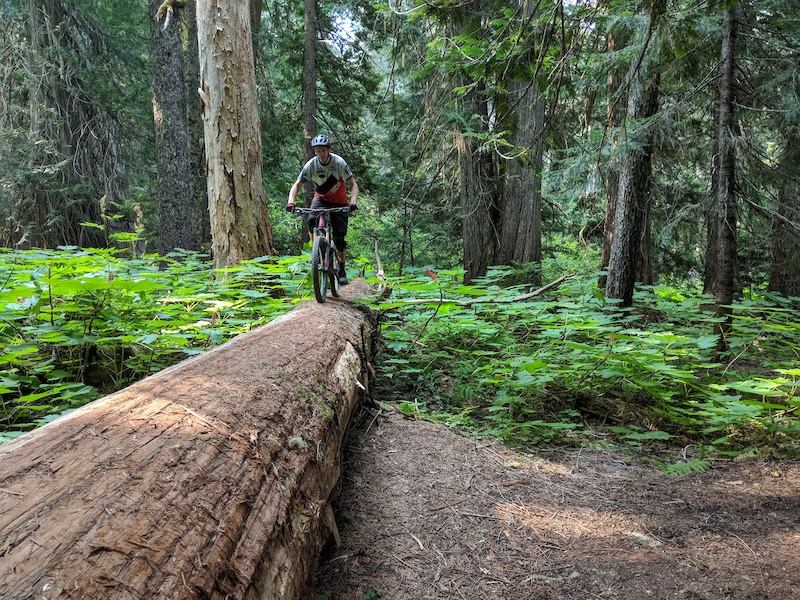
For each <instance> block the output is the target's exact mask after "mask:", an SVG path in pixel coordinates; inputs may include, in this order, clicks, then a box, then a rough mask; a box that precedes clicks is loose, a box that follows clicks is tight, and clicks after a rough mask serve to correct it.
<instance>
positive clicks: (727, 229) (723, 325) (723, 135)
mask: <svg viewBox="0 0 800 600" xmlns="http://www.w3.org/2000/svg"><path fill="white" fill-rule="evenodd" d="M724 27H725V37H724V38H723V40H722V65H721V73H720V96H719V135H718V138H719V158H720V162H719V179H718V184H717V186H718V187H717V252H716V256H717V284H716V289H715V292H714V297H715V304H716V310H715V314H716V316H717V317H719V318H720V319H721V320H720V321H718V322H717V323H716V324H715V326H714V328H715V332H716V333H718V334H720V339H719V345H718V350H719V351H720V352H723V351H725V350H726V348H727V344H726V342H725V334H726V333H727V332H728V331H729V330H730V327H731V324H732V322H733V308H732V306H731V305H732V304H733V296H734V279H735V275H736V179H735V176H736V170H735V167H736V143H735V131H736V115H735V112H734V101H735V83H736V82H735V69H736V5H735V4H734V5H731V7H730V8H729V9H728V12H727V14H726V15H725V25H724Z"/></svg>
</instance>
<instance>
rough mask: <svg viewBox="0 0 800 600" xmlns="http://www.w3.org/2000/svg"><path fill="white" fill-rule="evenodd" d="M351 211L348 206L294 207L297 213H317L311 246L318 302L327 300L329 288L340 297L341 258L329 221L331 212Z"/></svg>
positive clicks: (315, 294) (333, 294)
mask: <svg viewBox="0 0 800 600" xmlns="http://www.w3.org/2000/svg"><path fill="white" fill-rule="evenodd" d="M349 211H350V208H349V207H347V206H343V207H341V208H322V209H316V208H315V209H313V210H312V209H310V208H302V207H296V208H295V209H294V212H296V213H300V214H316V215H317V225H316V227H314V232H313V234H314V243H313V245H312V246H311V280H312V281H313V283H314V297H315V298H316V299H317V302H325V296H327V293H328V289H329V288H330V291H331V296H333V297H334V298H338V297H339V259H338V257H337V256H336V246H335V244H334V243H333V224H331V225H328V223H329V222H330V215H331V213H335V212H349Z"/></svg>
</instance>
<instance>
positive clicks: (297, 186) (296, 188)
mask: <svg viewBox="0 0 800 600" xmlns="http://www.w3.org/2000/svg"><path fill="white" fill-rule="evenodd" d="M301 189H303V182H302V181H300V180H299V179H298V180H297V181H295V182H294V185H293V186H292V189H290V190H289V202H287V203H286V206H294V201H295V200H297V194H299V193H300V190H301Z"/></svg>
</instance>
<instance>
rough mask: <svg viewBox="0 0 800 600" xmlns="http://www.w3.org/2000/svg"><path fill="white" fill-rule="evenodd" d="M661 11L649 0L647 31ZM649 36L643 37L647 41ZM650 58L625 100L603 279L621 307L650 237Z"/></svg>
mask: <svg viewBox="0 0 800 600" xmlns="http://www.w3.org/2000/svg"><path fill="white" fill-rule="evenodd" d="M664 9H665V3H664V0H654V1H653V4H652V8H651V14H650V31H651V32H652V31H653V29H654V27H655V23H656V22H657V20H658V19H659V18H660V17H661V15H663V13H664ZM649 39H650V38H649V36H648V41H649ZM646 47H647V42H646V43H645V48H646ZM643 52H646V49H645V50H643ZM649 62H650V61H649V60H648V59H647V57H646V56H643V60H642V61H641V63H640V65H639V71H638V73H634V74H633V81H632V83H631V90H630V97H629V100H628V119H629V120H630V126H629V131H628V136H629V140H630V142H631V147H630V148H629V149H628V150H626V152H625V156H624V159H623V164H622V171H621V173H620V189H619V198H618V200H617V210H616V215H615V224H614V234H613V238H612V241H611V256H610V258H609V263H608V277H607V280H606V291H605V294H606V297H607V298H617V299H620V300H622V306H631V305H632V304H633V290H634V284H635V281H636V275H637V266H638V265H639V261H640V257H641V256H642V254H643V253H642V245H643V244H649V239H644V238H643V233H645V232H649V227H647V226H645V223H644V220H645V219H646V218H647V217H648V215H649V212H648V204H649V202H650V193H651V189H652V181H651V176H652V173H651V153H652V140H653V133H652V123H650V122H649V121H650V120H651V118H652V117H653V116H654V115H655V114H656V112H657V110H658V91H659V90H658V86H659V79H660V78H659V75H658V72H657V71H656V69H651V68H650V66H649V64H648V63H649Z"/></svg>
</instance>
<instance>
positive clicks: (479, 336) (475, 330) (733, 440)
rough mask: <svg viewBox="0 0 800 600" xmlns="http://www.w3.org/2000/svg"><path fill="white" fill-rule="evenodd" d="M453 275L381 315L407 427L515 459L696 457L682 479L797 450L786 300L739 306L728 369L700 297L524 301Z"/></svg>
mask: <svg viewBox="0 0 800 600" xmlns="http://www.w3.org/2000/svg"><path fill="white" fill-rule="evenodd" d="M457 275H458V273H439V274H433V273H432V272H430V271H428V272H427V273H426V272H424V271H420V272H419V273H418V275H417V276H416V277H412V278H410V279H406V280H404V281H400V282H393V289H394V294H393V296H392V302H385V303H383V304H380V305H379V306H380V308H381V309H382V310H383V311H384V314H385V319H384V322H383V325H382V327H383V330H382V333H381V339H382V342H383V350H382V352H381V353H380V355H379V357H378V364H379V367H380V368H379V373H380V375H379V382H378V384H379V386H380V387H381V391H382V392H384V393H385V394H386V395H387V396H388V397H390V398H391V399H393V400H394V401H396V402H397V404H398V407H399V409H400V410H401V411H402V412H404V413H405V414H407V415H409V416H411V415H416V416H423V417H426V418H431V419H434V420H437V421H440V422H443V423H446V424H448V425H450V426H453V427H457V428H459V429H461V430H463V431H466V432H469V433H471V434H473V435H478V436H492V437H496V438H500V439H502V440H504V441H505V442H506V443H509V444H510V445H512V446H529V445H535V444H541V443H562V444H578V445H602V444H615V445H618V444H620V443H621V444H625V445H627V446H630V447H631V448H633V449H636V448H641V449H652V448H653V447H654V446H655V445H658V444H668V445H670V446H675V445H677V444H679V445H681V446H685V447H686V448H690V447H691V448H694V449H695V450H694V451H693V452H692V453H691V455H688V456H687V457H686V460H684V461H682V462H681V463H679V464H677V465H669V464H665V465H660V466H662V468H663V469H664V471H665V472H670V473H672V474H686V473H689V472H693V471H702V470H705V469H706V468H708V466H709V463H708V461H707V457H708V456H711V455H720V454H727V455H734V456H736V455H742V454H743V453H744V454H748V453H754V452H766V451H769V452H773V453H778V454H782V455H793V454H794V452H795V451H796V449H797V448H798V446H797V441H798V439H800V420H798V415H797V411H798V407H800V398H798V396H797V391H798V381H799V380H800V368H798V365H797V355H798V349H799V348H800V326H799V325H798V323H797V313H796V312H795V311H793V310H792V309H791V306H790V302H789V301H788V300H787V299H785V298H781V297H778V296H770V295H767V294H759V295H758V296H755V295H751V297H750V298H746V299H742V300H740V301H739V302H737V304H736V305H735V306H734V314H735V316H734V324H733V330H732V331H731V332H730V335H728V336H727V338H726V341H727V344H728V348H729V349H730V352H729V353H727V354H725V355H724V356H718V355H717V353H716V346H717V341H718V337H717V335H715V334H714V321H715V318H714V315H713V310H709V309H708V305H711V306H712V307H713V299H709V298H708V297H707V296H703V295H701V294H699V293H696V292H692V293H689V292H686V291H679V290H678V289H676V288H672V287H666V286H663V287H660V286H654V287H648V288H645V289H642V290H640V291H638V292H637V294H636V296H635V302H634V307H633V308H632V309H621V308H619V307H618V306H617V305H615V304H613V303H610V302H609V301H607V300H606V299H605V298H604V296H603V295H602V294H601V293H600V292H599V291H598V289H597V286H596V281H597V277H596V275H595V274H588V275H586V276H575V277H571V278H567V279H566V280H565V281H563V282H562V283H561V284H560V285H558V286H556V287H554V288H553V289H551V290H548V291H546V292H545V293H543V294H541V295H537V296H534V297H530V298H528V299H520V296H523V295H525V294H526V292H529V291H530V290H531V289H532V288H531V286H530V285H527V286H525V285H522V286H513V287H506V286H501V285H498V284H497V283H494V282H502V281H505V280H508V279H509V277H512V276H514V275H515V274H514V273H512V272H511V271H510V270H507V269H506V270H504V269H495V270H494V271H492V272H491V273H490V274H489V275H488V276H487V277H486V278H485V279H484V280H483V281H481V282H480V283H479V284H478V285H472V286H463V285H459V284H458V283H455V281H456V280H457V279H458V277H457ZM794 300H795V301H796V300H797V299H794Z"/></svg>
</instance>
